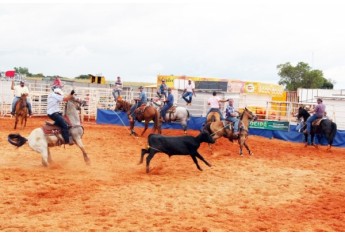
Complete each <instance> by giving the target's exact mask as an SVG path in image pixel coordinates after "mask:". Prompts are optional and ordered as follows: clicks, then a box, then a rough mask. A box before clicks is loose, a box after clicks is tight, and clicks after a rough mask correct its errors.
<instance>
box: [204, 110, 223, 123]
mask: <svg viewBox="0 0 345 236" xmlns="http://www.w3.org/2000/svg"><path fill="white" fill-rule="evenodd" d="M215 121H220V115H219V113H218V112H216V111H211V112H210V113H208V115H207V117H206V124H208V123H210V122H215Z"/></svg>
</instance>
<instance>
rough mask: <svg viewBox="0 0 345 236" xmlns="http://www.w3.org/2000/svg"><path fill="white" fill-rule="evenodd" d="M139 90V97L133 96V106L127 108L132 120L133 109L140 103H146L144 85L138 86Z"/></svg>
mask: <svg viewBox="0 0 345 236" xmlns="http://www.w3.org/2000/svg"><path fill="white" fill-rule="evenodd" d="M139 91H140V93H139V97H138V98H134V100H135V104H133V106H132V107H131V109H130V110H129V115H130V116H129V117H130V118H132V119H133V120H134V118H135V114H134V111H135V109H137V108H138V107H140V106H141V105H143V104H146V103H147V95H146V92H145V91H144V87H143V86H140V87H139Z"/></svg>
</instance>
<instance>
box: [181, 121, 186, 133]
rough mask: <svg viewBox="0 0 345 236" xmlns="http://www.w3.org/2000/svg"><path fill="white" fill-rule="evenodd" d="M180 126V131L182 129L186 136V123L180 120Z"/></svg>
mask: <svg viewBox="0 0 345 236" xmlns="http://www.w3.org/2000/svg"><path fill="white" fill-rule="evenodd" d="M181 125H182V129H183V133H184V134H185V135H186V134H187V121H186V120H182V121H181Z"/></svg>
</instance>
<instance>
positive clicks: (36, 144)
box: [8, 99, 90, 167]
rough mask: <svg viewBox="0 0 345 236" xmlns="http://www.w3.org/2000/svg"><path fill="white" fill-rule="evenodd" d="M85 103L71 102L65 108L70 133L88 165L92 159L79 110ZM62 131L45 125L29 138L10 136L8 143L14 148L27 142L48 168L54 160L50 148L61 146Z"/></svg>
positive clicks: (50, 125)
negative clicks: (84, 136)
mask: <svg viewBox="0 0 345 236" xmlns="http://www.w3.org/2000/svg"><path fill="white" fill-rule="evenodd" d="M83 104H85V103H84V102H81V101H78V100H74V99H73V100H69V101H68V102H67V103H66V106H65V116H66V120H67V121H68V123H70V127H69V133H70V136H71V137H72V139H73V141H74V143H76V144H77V146H78V147H79V148H80V149H81V151H82V153H83V157H84V161H85V163H86V164H90V159H89V157H88V156H87V153H86V151H85V148H84V145H83V142H82V136H83V134H84V128H83V126H82V125H81V122H80V117H79V112H78V109H80V107H81V105H83ZM61 140H63V138H62V135H61V129H60V127H58V126H55V125H53V124H50V123H48V124H45V125H43V126H42V127H39V128H35V129H34V130H32V131H31V133H30V135H29V136H28V138H25V137H23V136H21V135H20V134H9V135H8V142H9V143H11V144H12V145H14V146H17V147H20V146H22V145H24V144H25V143H26V142H27V141H28V144H29V146H30V147H31V148H32V149H33V150H34V151H36V152H38V153H41V155H42V165H43V166H45V167H48V165H49V164H51V163H52V162H53V161H52V158H51V155H50V151H49V148H50V147H54V146H61V145H62V144H61Z"/></svg>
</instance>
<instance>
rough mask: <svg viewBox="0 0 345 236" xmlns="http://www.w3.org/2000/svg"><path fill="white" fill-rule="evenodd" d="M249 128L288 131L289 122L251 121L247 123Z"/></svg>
mask: <svg viewBox="0 0 345 236" xmlns="http://www.w3.org/2000/svg"><path fill="white" fill-rule="evenodd" d="M249 128H254V129H268V130H279V131H289V122H288V121H273V120H265V121H251V122H250V124H249Z"/></svg>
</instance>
